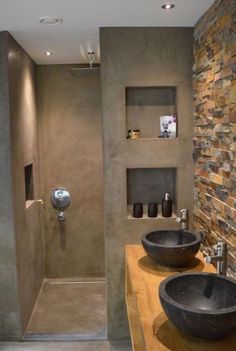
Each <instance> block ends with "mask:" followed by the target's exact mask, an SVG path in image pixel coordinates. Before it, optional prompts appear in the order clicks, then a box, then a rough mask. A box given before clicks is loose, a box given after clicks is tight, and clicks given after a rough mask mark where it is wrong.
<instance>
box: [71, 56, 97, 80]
mask: <svg viewBox="0 0 236 351" xmlns="http://www.w3.org/2000/svg"><path fill="white" fill-rule="evenodd" d="M88 57H89V64H86V65H78V66H77V67H72V68H70V73H71V74H72V76H77V77H78V76H79V77H83V76H94V75H96V74H97V73H98V72H99V69H100V64H98V63H94V62H95V54H94V52H93V51H91V52H88Z"/></svg>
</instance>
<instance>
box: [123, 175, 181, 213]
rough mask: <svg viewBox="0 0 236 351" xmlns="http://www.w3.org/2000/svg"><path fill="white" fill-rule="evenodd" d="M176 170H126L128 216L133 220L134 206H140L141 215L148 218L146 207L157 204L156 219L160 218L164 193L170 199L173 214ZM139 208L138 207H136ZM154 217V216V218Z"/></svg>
mask: <svg viewBox="0 0 236 351" xmlns="http://www.w3.org/2000/svg"><path fill="white" fill-rule="evenodd" d="M176 173H177V172H176V168H129V169H127V207H128V216H129V217H132V218H133V208H134V204H141V207H142V209H143V215H142V216H141V217H140V218H151V217H148V205H149V204H150V203H154V204H157V207H158V216H157V217H158V218H160V217H162V211H161V204H162V200H163V198H164V196H165V193H169V194H170V196H171V199H172V203H173V205H172V210H173V214H174V212H175V207H176ZM138 206H139V207H140V205H138ZM155 217H156V216H154V218H155Z"/></svg>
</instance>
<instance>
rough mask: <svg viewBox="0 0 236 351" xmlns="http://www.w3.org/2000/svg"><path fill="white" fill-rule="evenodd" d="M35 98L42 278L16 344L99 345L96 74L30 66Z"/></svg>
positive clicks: (101, 285) (101, 295)
mask: <svg viewBox="0 0 236 351" xmlns="http://www.w3.org/2000/svg"><path fill="white" fill-rule="evenodd" d="M73 67H74V66H73ZM80 72H81V73H80ZM91 73H92V74H91ZM37 92H38V123H39V136H40V140H39V145H40V156H41V158H40V165H41V166H40V168H41V186H42V200H43V226H44V228H43V229H44V240H45V277H46V279H45V280H44V282H43V285H42V288H41V290H40V294H39V296H38V298H37V302H36V304H35V306H34V309H33V313H32V315H31V318H30V320H29V323H28V325H27V329H26V333H25V336H24V338H25V339H27V340H29V339H30V340H32V339H33V340H34V339H38V337H39V338H40V339H42V338H43V339H46V340H47V339H54V340H65V339H69V340H91V339H105V338H106V308H105V306H106V304H105V278H104V238H103V189H102V140H101V106H100V104H101V97H100V77H99V70H96V71H95V70H91V71H86V72H84V70H83V69H81V71H80V70H77V74H76V76H75V75H72V74H71V66H69V65H68V66H67V65H58V66H40V67H37Z"/></svg>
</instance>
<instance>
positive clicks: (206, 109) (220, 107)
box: [193, 0, 236, 274]
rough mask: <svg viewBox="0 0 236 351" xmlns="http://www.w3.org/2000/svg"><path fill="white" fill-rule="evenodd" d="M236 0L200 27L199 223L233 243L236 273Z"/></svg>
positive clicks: (221, 5)
mask: <svg viewBox="0 0 236 351" xmlns="http://www.w3.org/2000/svg"><path fill="white" fill-rule="evenodd" d="M235 19H236V2H235V0H223V1H216V2H215V3H214V5H213V6H212V7H211V8H210V9H209V11H208V12H207V13H206V14H205V15H204V16H203V17H202V18H201V19H200V20H199V22H198V23H197V25H196V27H195V29H194V59H195V63H194V76H193V89H194V107H195V113H194V121H195V128H194V159H195V161H196V169H195V195H194V196H195V209H194V215H195V227H196V229H197V230H199V229H204V230H205V231H206V232H207V237H206V240H205V245H206V246H207V247H209V246H211V245H212V244H214V243H215V242H216V240H218V239H222V240H224V241H225V242H227V243H228V245H229V257H228V258H229V273H232V274H233V273H234V272H236V157H235V156H236V21H235Z"/></svg>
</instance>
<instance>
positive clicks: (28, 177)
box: [24, 163, 34, 201]
mask: <svg viewBox="0 0 236 351" xmlns="http://www.w3.org/2000/svg"><path fill="white" fill-rule="evenodd" d="M24 171H25V201H30V200H34V174H33V164H32V163H31V164H29V165H27V166H25V168H24Z"/></svg>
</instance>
